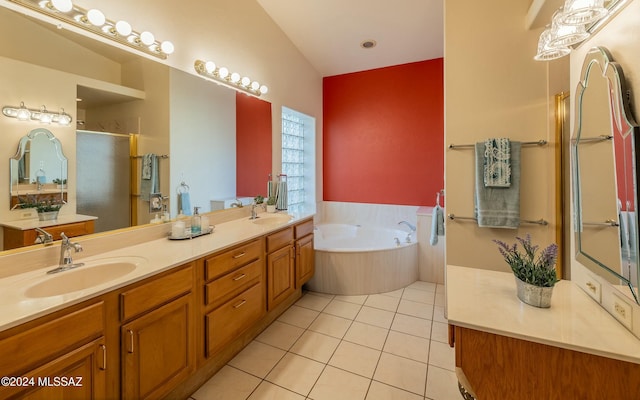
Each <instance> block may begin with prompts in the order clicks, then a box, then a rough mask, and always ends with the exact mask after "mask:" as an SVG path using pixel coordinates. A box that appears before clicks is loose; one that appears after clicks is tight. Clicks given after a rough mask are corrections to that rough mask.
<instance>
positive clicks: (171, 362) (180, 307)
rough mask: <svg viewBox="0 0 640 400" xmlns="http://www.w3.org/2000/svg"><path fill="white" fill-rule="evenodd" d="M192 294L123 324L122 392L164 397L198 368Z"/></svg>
mask: <svg viewBox="0 0 640 400" xmlns="http://www.w3.org/2000/svg"><path fill="white" fill-rule="evenodd" d="M192 307H193V305H192V296H191V295H190V294H189V295H185V296H183V297H180V298H178V299H177V300H174V301H172V302H171V303H169V304H167V305H165V306H163V307H160V308H158V309H157V310H154V311H152V312H150V313H148V314H145V315H143V316H141V317H139V318H137V319H134V320H133V321H131V322H130V323H128V324H126V325H123V326H122V331H121V333H122V337H121V343H122V392H123V393H122V395H123V398H125V399H136V400H137V399H148V398H160V397H162V396H163V395H165V394H166V393H167V392H168V391H170V390H171V389H173V388H174V387H175V386H176V385H177V384H178V383H180V382H181V381H182V380H183V379H184V378H186V377H187V376H188V375H189V374H190V373H191V372H192V371H193V370H194V366H195V364H194V360H195V347H194V345H195V342H194V338H193V335H194V330H193V324H192V317H191V314H192V312H191V309H192Z"/></svg>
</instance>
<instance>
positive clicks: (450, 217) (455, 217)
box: [447, 214, 549, 225]
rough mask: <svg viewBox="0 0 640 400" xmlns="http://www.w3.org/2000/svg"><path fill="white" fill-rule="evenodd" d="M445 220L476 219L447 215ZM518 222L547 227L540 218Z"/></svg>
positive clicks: (473, 219)
mask: <svg viewBox="0 0 640 400" xmlns="http://www.w3.org/2000/svg"><path fill="white" fill-rule="evenodd" d="M447 218H449V219H450V220H452V221H453V220H455V219H461V220H466V221H477V219H476V218H474V217H459V216H457V215H455V214H448V215H447ZM520 222H522V223H525V224H536V225H549V223H548V222H547V221H545V220H544V219H542V218H540V219H539V220H536V221H531V220H526V219H521V220H520Z"/></svg>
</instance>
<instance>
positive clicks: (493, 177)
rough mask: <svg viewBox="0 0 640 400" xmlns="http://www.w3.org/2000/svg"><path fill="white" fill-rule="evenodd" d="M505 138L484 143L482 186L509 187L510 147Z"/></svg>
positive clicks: (488, 140)
mask: <svg viewBox="0 0 640 400" xmlns="http://www.w3.org/2000/svg"><path fill="white" fill-rule="evenodd" d="M509 142H510V141H509V139H507V138H494V139H487V140H485V142H484V186H486V187H509V186H511V146H510V143H509Z"/></svg>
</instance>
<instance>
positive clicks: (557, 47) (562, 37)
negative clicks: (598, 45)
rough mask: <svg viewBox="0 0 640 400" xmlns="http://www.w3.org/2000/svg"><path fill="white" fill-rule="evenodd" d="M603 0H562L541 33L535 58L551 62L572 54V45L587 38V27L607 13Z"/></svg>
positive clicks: (588, 34)
mask: <svg viewBox="0 0 640 400" xmlns="http://www.w3.org/2000/svg"><path fill="white" fill-rule="evenodd" d="M604 4H605V0H565V2H564V6H563V7H560V8H559V9H558V10H557V11H556V12H555V13H554V14H553V17H552V21H551V26H547V28H546V29H545V30H544V31H543V32H542V34H541V35H540V39H539V40H538V52H537V53H536V55H535V56H534V57H533V59H534V60H536V61H550V60H555V59H556V58H560V57H564V56H566V55H568V54H569V53H571V47H572V46H575V45H577V44H579V43H581V42H583V41H584V40H586V39H588V38H589V36H590V33H589V32H588V31H587V26H590V25H592V24H595V23H597V22H598V21H600V20H602V19H603V18H605V17H606V16H607V15H608V14H609V10H607V8H605V6H604Z"/></svg>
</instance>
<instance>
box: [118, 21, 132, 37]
mask: <svg viewBox="0 0 640 400" xmlns="http://www.w3.org/2000/svg"><path fill="white" fill-rule="evenodd" d="M116 32H118V34H119V35H120V36H129V35H131V25H129V23H128V22H127V21H118V22H116Z"/></svg>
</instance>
